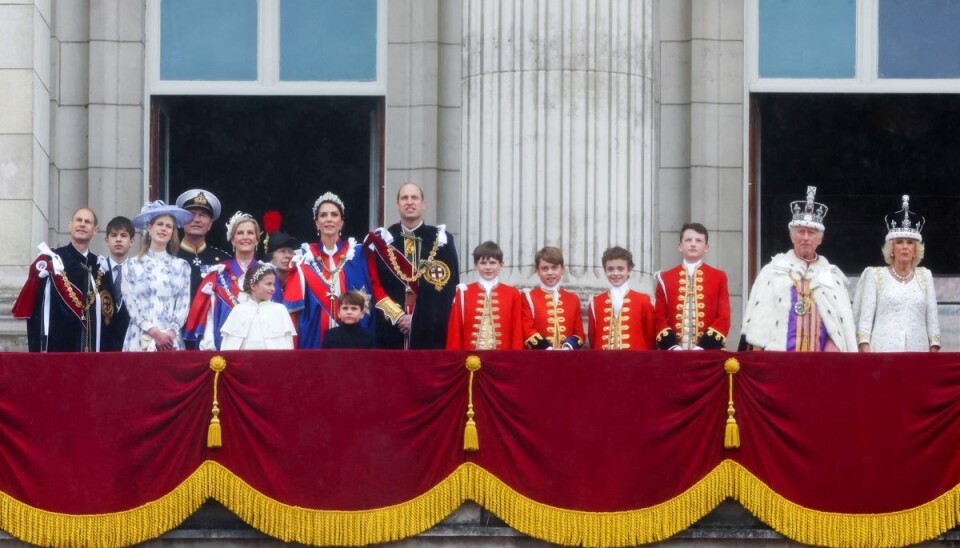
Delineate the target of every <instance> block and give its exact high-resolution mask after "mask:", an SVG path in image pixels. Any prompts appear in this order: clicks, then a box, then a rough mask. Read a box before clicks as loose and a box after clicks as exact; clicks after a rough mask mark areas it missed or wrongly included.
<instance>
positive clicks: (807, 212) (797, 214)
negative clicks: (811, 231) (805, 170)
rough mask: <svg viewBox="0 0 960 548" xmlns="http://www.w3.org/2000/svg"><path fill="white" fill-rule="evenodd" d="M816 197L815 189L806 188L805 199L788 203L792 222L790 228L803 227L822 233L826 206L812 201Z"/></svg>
mask: <svg viewBox="0 0 960 548" xmlns="http://www.w3.org/2000/svg"><path fill="white" fill-rule="evenodd" d="M816 195H817V187H815V186H808V187H807V199H806V200H797V201H796V202H790V212H791V213H792V214H793V220H791V221H790V225H789V226H790V228H794V227H797V226H805V227H807V228H815V229H817V230H820V231H823V230H824V229H825V227H824V226H823V219H824V217H826V216H827V210H828V209H829V208H828V207H827V206H825V205H823V204H821V203H819V202H815V201H813V199H814V197H816Z"/></svg>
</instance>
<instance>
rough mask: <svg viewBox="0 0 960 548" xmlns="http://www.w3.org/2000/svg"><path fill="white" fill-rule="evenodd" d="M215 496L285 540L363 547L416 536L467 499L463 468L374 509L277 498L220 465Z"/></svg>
mask: <svg viewBox="0 0 960 548" xmlns="http://www.w3.org/2000/svg"><path fill="white" fill-rule="evenodd" d="M204 465H211V466H214V467H216V469H217V470H218V474H216V475H215V479H216V480H217V481H216V482H215V483H213V484H211V486H210V487H211V495H212V497H213V498H215V499H216V500H218V501H220V502H221V503H222V504H223V505H224V506H226V507H227V508H229V509H230V510H231V511H232V512H233V513H235V514H236V515H237V516H239V517H240V519H242V520H243V521H245V522H246V523H247V524H249V525H250V526H251V527H254V528H255V529H258V530H260V531H262V532H263V533H265V534H267V535H269V536H271V537H274V538H278V539H280V540H283V541H286V542H299V543H301V544H312V545H316V546H361V545H366V544H379V543H383V542H389V541H394V540H401V539H405V538H408V537H412V536H414V535H418V534H420V533H422V532H424V531H426V530H427V529H429V528H431V527H433V526H434V525H436V524H438V523H440V521H442V520H443V518H445V517H447V516H449V515H450V514H452V513H453V512H454V511H455V510H456V509H457V508H459V507H460V505H462V504H463V502H464V501H465V500H466V498H465V497H464V494H463V492H462V489H461V487H462V479H461V476H462V474H463V472H462V470H463V467H464V466H466V465H461V466H460V467H459V468H457V469H456V470H454V471H453V473H451V474H450V475H449V476H447V477H446V478H445V479H444V480H443V481H441V482H440V483H438V484H437V485H436V486H434V487H433V488H432V489H430V490H429V491H427V492H426V493H424V494H422V495H420V496H418V497H416V498H414V499H411V500H409V501H406V502H403V503H400V504H396V505H393V506H386V507H383V508H375V509H370V510H356V511H340V510H310V509H308V508H301V507H299V506H290V505H288V504H283V503H281V502H278V501H276V500H274V499H272V498H270V497H268V496H266V495H263V494H262V493H260V492H258V491H257V490H256V489H254V488H253V487H251V486H250V485H249V484H247V483H246V482H245V481H243V480H242V479H240V478H238V477H237V476H235V475H234V474H233V473H232V472H230V471H229V470H227V469H226V468H224V467H223V466H222V465H220V464H217V463H214V462H210V461H208V462H206V463H204Z"/></svg>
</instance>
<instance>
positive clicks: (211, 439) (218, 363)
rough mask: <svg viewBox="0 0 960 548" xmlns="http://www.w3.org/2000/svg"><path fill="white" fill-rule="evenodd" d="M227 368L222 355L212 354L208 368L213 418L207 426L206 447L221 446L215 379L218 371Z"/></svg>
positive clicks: (218, 373) (217, 378)
mask: <svg viewBox="0 0 960 548" xmlns="http://www.w3.org/2000/svg"><path fill="white" fill-rule="evenodd" d="M226 368H227V360H225V359H223V356H214V357H212V358H210V369H212V370H213V372H214V373H213V411H211V413H212V414H213V418H211V419H210V426H209V427H208V428H207V447H209V448H210V449H214V448H217V447H222V446H223V434H222V432H221V431H220V402H218V401H217V381H218V380H220V372H221V371H223V370H224V369H226Z"/></svg>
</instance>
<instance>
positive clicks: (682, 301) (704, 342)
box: [656, 263, 730, 350]
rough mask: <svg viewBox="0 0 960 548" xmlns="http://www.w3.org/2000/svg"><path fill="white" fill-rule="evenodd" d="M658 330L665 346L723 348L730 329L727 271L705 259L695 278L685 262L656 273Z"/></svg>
mask: <svg viewBox="0 0 960 548" xmlns="http://www.w3.org/2000/svg"><path fill="white" fill-rule="evenodd" d="M691 284H692V285H691ZM656 331H657V347H658V348H660V349H662V350H669V349H670V348H673V347H674V346H680V347H681V348H683V349H690V348H693V347H695V346H699V347H700V348H704V349H707V350H720V349H723V348H724V346H725V344H726V341H727V333H729V331H730V295H729V294H728V292H727V275H726V274H725V273H724V272H723V271H722V270H718V269H716V268H713V267H712V266H709V265H707V264H704V263H700V266H698V267H697V269H696V271H694V274H693V277H692V278H690V277H688V274H687V269H686V267H684V265H683V264H681V265H679V266H677V267H676V268H672V269H670V270H667V271H664V272H659V273H657V304H656Z"/></svg>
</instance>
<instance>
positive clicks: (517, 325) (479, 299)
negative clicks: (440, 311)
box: [447, 282, 523, 350]
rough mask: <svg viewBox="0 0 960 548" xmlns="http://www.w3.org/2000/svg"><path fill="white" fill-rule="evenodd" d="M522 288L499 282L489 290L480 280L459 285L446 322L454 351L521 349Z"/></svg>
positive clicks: (449, 345) (448, 342)
mask: <svg viewBox="0 0 960 548" xmlns="http://www.w3.org/2000/svg"><path fill="white" fill-rule="evenodd" d="M521 298H522V297H521V296H520V291H519V290H518V289H517V288H515V287H512V286H509V285H504V284H501V283H498V284H497V285H496V286H494V287H493V289H491V290H490V295H489V298H488V296H487V292H486V291H485V290H484V288H483V287H481V285H480V283H479V282H474V283H472V284H470V285H463V284H460V285H459V286H457V293H456V295H455V297H454V300H453V308H452V309H451V310H450V321H449V323H448V324H447V348H448V349H452V350H461V349H469V350H522V349H523V324H522V322H521V317H520V315H521V313H520V301H521Z"/></svg>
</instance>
